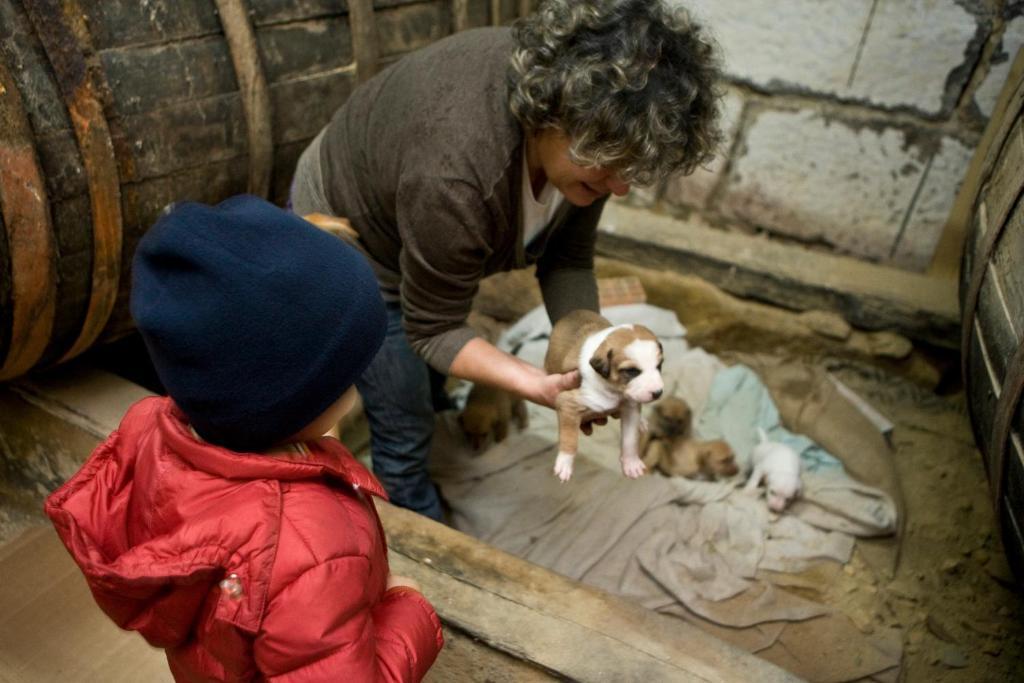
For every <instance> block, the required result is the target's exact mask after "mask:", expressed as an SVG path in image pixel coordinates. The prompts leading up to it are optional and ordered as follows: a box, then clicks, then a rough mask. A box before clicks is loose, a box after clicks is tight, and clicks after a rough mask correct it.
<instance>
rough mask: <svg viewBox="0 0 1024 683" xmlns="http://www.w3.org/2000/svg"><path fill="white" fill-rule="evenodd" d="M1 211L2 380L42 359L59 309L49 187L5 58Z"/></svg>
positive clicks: (0, 69) (1, 69) (0, 77)
mask: <svg viewBox="0 0 1024 683" xmlns="http://www.w3.org/2000/svg"><path fill="white" fill-rule="evenodd" d="M0 210H2V211H3V224H4V227H5V229H6V232H7V245H8V254H9V256H10V267H11V293H10V294H11V338H10V344H9V346H8V349H7V355H6V358H5V359H4V360H3V364H2V365H0V380H6V379H10V378H12V377H17V376H18V375H20V374H22V373H24V372H27V371H28V370H29V369H31V368H32V366H33V365H35V364H36V363H37V362H38V361H39V359H40V358H41V357H42V355H43V352H44V351H45V350H46V347H47V345H48V344H49V341H50V335H51V333H52V332H53V321H54V317H55V316H56V311H57V266H56V239H55V237H54V234H53V224H52V222H51V220H50V209H49V205H48V203H47V196H46V184H45V182H44V180H43V173H42V170H41V169H40V165H39V155H38V154H37V152H36V148H35V141H34V139H33V137H32V129H31V126H30V125H29V121H28V115H27V114H26V113H25V108H24V102H23V101H22V98H21V93H20V92H19V91H18V87H17V84H16V83H15V81H14V79H13V78H12V77H11V74H10V71H9V70H8V69H7V65H6V63H5V62H4V59H3V56H2V55H0Z"/></svg>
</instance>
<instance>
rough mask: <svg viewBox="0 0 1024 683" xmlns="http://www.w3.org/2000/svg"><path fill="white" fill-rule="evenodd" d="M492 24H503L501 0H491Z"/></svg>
mask: <svg viewBox="0 0 1024 683" xmlns="http://www.w3.org/2000/svg"><path fill="white" fill-rule="evenodd" d="M491 25H492V26H501V0H491Z"/></svg>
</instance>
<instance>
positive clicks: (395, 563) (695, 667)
mask: <svg viewBox="0 0 1024 683" xmlns="http://www.w3.org/2000/svg"><path fill="white" fill-rule="evenodd" d="M377 509H378V511H379V512H380V516H381V521H382V522H383V524H384V528H385V529H386V530H387V535H388V548H389V549H390V551H391V554H390V562H391V565H392V569H393V571H395V572H396V573H398V574H404V575H408V576H411V577H413V578H415V579H416V580H418V581H419V582H420V583H421V585H422V586H423V589H424V591H425V593H426V595H428V596H429V597H430V599H431V600H432V602H433V603H434V606H435V607H436V609H437V610H438V614H440V616H441V620H442V621H443V622H445V623H447V624H451V625H453V626H456V627H458V628H459V629H461V630H463V631H466V632H467V633H469V634H470V635H472V636H474V637H476V638H479V639H480V640H482V641H484V642H486V643H487V644H488V645H490V646H491V647H492V648H495V649H497V650H500V651H502V652H506V653H508V654H511V655H514V656H516V657H517V658H520V659H525V660H527V661H530V662H533V663H534V664H536V665H537V666H539V667H541V668H543V669H545V670H547V671H550V672H552V673H554V674H556V675H558V676H559V677H564V678H566V679H569V680H575V681H603V680H616V681H721V682H722V683H725V682H726V681H729V682H733V681H758V682H759V683H772V682H777V681H795V680H797V679H796V678H795V677H793V676H792V675H791V674H789V673H787V672H785V671H783V670H782V669H779V668H778V667H776V666H775V665H773V664H769V663H768V662H765V661H763V660H760V659H758V658H756V657H754V656H752V655H750V654H748V653H746V652H743V651H741V650H738V649H736V648H734V647H732V646H731V645H728V644H726V643H724V642H722V641H720V640H718V639H716V638H714V637H712V636H711V635H709V634H707V633H705V632H703V631H701V630H699V629H697V628H696V627H695V626H692V625H690V624H688V623H686V622H684V621H681V620H679V619H675V618H672V617H668V616H664V615H661V614H657V613H656V612H653V611H651V610H648V609H646V608H644V607H642V606H640V605H636V604H634V603H631V602H629V601H627V600H624V599H622V598H619V597H617V596H614V595H611V594H609V593H606V592H604V591H601V590H598V589H596V588H592V587H590V586H586V585H584V584H581V583H579V582H577V581H573V580H571V579H568V578H565V577H563V576H561V575H559V574H556V573H554V572H552V571H549V570H547V569H544V568H543V567H540V566H538V565H535V564H532V563H530V562H527V561H525V560H522V559H520V558H518V557H515V556H514V555H510V554H508V553H506V552H504V551H501V550H498V549H497V548H493V547H491V546H489V545H487V544H485V543H481V542H480V541H478V540H476V539H474V538H471V537H469V536H467V535H465V534H463V533H460V532H458V531H455V530H454V529H450V528H449V527H446V526H444V525H443V524H439V523H437V522H434V521H431V520H429V519H426V518H424V517H422V516H420V515H417V514H415V513H413V512H409V511H408V510H403V509H401V508H397V507H395V506H393V505H390V504H388V503H384V502H378V505H377Z"/></svg>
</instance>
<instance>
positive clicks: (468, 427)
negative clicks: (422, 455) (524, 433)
mask: <svg viewBox="0 0 1024 683" xmlns="http://www.w3.org/2000/svg"><path fill="white" fill-rule="evenodd" d="M513 416H514V417H515V418H516V423H517V424H518V425H519V429H526V427H527V425H528V424H529V417H527V414H526V403H525V402H524V401H523V400H522V399H521V398H518V397H515V396H512V395H510V394H509V393H507V392H505V391H502V390H501V389H498V388H495V387H491V386H488V385H486V384H474V385H473V390H472V391H470V392H469V397H468V398H467V399H466V407H465V408H464V409H463V411H462V413H461V414H460V415H459V425H460V426H461V427H462V431H463V432H465V434H466V439H467V440H468V441H469V443H470V445H471V446H472V447H473V450H475V451H478V450H480V448H481V447H483V445H484V444H485V443H487V439H488V437H494V443H501V442H502V441H504V440H505V437H506V436H508V424H509V421H510V420H511V419H512V417H513Z"/></svg>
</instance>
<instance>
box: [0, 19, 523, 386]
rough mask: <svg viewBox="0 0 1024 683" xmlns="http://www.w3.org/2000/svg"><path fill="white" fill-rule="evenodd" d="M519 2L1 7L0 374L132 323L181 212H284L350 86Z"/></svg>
mask: <svg viewBox="0 0 1024 683" xmlns="http://www.w3.org/2000/svg"><path fill="white" fill-rule="evenodd" d="M528 9H529V2H524V1H523V0H490V1H488V2H484V1H476V0H347V1H346V0H147V2H139V1H138V0H0V380H4V379H9V378H11V377H16V376H18V375H20V374H22V373H25V372H27V371H28V370H30V369H32V368H34V367H39V366H41V365H48V364H52V363H54V362H59V361H61V360H64V359H67V358H71V357H73V356H75V355H77V354H79V353H81V352H82V351H83V350H85V349H86V348H88V347H89V346H90V345H92V344H93V343H94V342H96V341H97V340H100V341H102V340H108V339H114V338H117V337H119V336H122V335H123V334H125V333H126V332H127V331H128V330H130V329H131V320H130V317H129V315H128V307H127V299H128V284H129V282H130V277H129V271H128V268H129V265H130V263H131V256H132V252H133V250H134V247H135V245H136V244H137V243H138V240H139V238H140V237H141V236H142V234H143V233H144V232H145V230H146V229H147V228H148V227H149V226H150V225H151V224H152V223H153V221H154V220H155V218H156V217H157V216H158V214H159V212H160V211H161V209H162V208H163V207H164V206H165V205H167V204H168V203H169V202H171V201H177V200H183V199H192V200H198V201H203V202H217V201H219V200H221V199H224V198H225V197H228V196H230V195H233V194H238V193H241V192H246V191H248V192H252V193H255V194H259V195H262V196H266V197H269V198H270V199H272V200H273V201H275V202H277V203H283V202H284V201H285V199H286V197H287V192H288V187H289V184H290V182H291V175H292V171H293V169H294V166H295V162H296V161H297V159H298V155H299V153H300V152H301V151H302V149H303V148H304V147H305V146H306V145H307V144H308V143H309V141H310V140H311V139H312V137H313V136H314V135H315V134H316V133H317V132H318V131H319V130H320V129H321V128H322V127H323V126H324V125H325V124H326V123H327V121H328V120H329V118H330V116H331V114H332V113H333V112H334V110H335V109H337V107H338V106H340V105H341V104H342V103H343V102H344V101H345V99H346V98H347V97H348V94H349V93H350V92H351V89H352V87H353V86H354V85H355V84H356V83H357V82H358V81H360V80H363V79H365V78H366V77H368V76H369V75H372V74H373V73H374V72H375V71H376V70H377V69H378V68H380V67H381V66H382V65H385V64H387V63H389V62H391V61H393V60H394V59H396V58H397V57H399V56H400V55H401V54H403V53H405V52H408V51H411V50H414V49H417V48H419V47H422V46H424V45H426V44H428V43H430V42H433V41H435V40H437V39H439V38H441V37H443V36H445V35H447V34H449V33H451V32H452V31H455V30H461V29H463V28H469V27H473V26H484V25H489V24H497V23H508V22H510V21H511V20H513V19H515V18H516V17H517V16H519V15H520V14H521V13H522V12H524V11H528Z"/></svg>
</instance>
